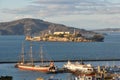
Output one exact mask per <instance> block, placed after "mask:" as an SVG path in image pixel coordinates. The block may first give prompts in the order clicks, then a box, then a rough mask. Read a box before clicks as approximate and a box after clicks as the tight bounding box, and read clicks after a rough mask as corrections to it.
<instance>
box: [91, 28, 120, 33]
mask: <svg viewBox="0 0 120 80" xmlns="http://www.w3.org/2000/svg"><path fill="white" fill-rule="evenodd" d="M93 31H103V32H120V28H105V29H97V30H93Z"/></svg>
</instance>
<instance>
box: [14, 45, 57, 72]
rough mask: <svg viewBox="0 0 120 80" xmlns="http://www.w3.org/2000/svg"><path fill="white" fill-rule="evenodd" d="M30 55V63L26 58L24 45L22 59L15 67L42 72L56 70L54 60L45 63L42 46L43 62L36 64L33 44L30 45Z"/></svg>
mask: <svg viewBox="0 0 120 80" xmlns="http://www.w3.org/2000/svg"><path fill="white" fill-rule="evenodd" d="M29 55H30V62H29V63H28V62H26V61H25V59H24V46H23V45H22V53H21V61H20V62H18V63H16V64H15V67H16V68H19V69H22V70H31V71H40V72H46V73H47V72H54V71H56V66H55V65H54V62H53V61H50V62H49V63H48V64H45V63H44V61H43V52H42V47H41V50H40V55H41V64H39V65H35V64H34V61H33V55H32V45H30V53H29Z"/></svg>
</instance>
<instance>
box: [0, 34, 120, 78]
mask: <svg viewBox="0 0 120 80" xmlns="http://www.w3.org/2000/svg"><path fill="white" fill-rule="evenodd" d="M22 42H24V43H25V55H26V56H27V53H28V52H29V46H30V43H29V42H27V41H24V36H0V62H10V61H18V60H19V56H20V53H21V46H22ZM32 45H33V54H34V56H33V57H34V60H39V50H40V45H42V46H43V52H44V53H45V56H49V58H50V59H53V60H71V59H79V60H81V59H120V33H108V35H106V37H105V40H104V42H91V43H88V42H86V43H84V42H82V43H77V42H66V43H65V42H33V43H32ZM46 58H48V57H46ZM86 63H87V62H86ZM88 63H91V64H93V65H114V64H117V65H119V64H120V62H119V61H107V62H106V61H105V62H104V61H103V62H88ZM63 64H64V62H56V65H57V66H59V67H62V66H63ZM0 75H3V76H6V75H11V76H13V80H35V79H36V78H37V77H44V79H45V80H47V79H48V78H49V77H51V76H54V77H55V78H60V79H61V80H67V78H68V76H70V75H71V74H68V73H64V74H44V73H40V72H33V71H21V70H18V69H16V68H14V63H13V64H0Z"/></svg>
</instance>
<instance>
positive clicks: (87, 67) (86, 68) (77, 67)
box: [63, 61, 94, 74]
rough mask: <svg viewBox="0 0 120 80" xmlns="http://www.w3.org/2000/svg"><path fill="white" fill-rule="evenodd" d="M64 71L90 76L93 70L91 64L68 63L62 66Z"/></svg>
mask: <svg viewBox="0 0 120 80" xmlns="http://www.w3.org/2000/svg"><path fill="white" fill-rule="evenodd" d="M63 66H64V68H65V69H67V70H69V71H71V72H73V73H77V74H81V73H83V74H91V73H93V72H94V68H93V67H92V65H91V64H84V63H78V62H76V63H72V62H70V61H68V62H67V63H66V64H64V65H63Z"/></svg>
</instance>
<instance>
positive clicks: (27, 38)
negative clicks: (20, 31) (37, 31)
mask: <svg viewBox="0 0 120 80" xmlns="http://www.w3.org/2000/svg"><path fill="white" fill-rule="evenodd" d="M25 40H27V41H41V38H40V36H35V37H32V36H26V37H25Z"/></svg>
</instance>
